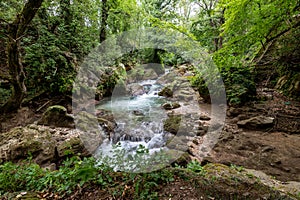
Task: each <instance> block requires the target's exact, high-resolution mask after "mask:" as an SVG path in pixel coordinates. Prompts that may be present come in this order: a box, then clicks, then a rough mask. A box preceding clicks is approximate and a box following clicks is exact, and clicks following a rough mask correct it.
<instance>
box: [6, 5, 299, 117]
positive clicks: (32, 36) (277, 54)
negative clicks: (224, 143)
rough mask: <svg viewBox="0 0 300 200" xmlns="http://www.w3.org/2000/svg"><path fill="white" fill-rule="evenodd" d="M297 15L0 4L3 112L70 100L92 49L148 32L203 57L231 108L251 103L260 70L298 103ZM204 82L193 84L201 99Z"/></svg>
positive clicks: (128, 59) (140, 57)
mask: <svg viewBox="0 0 300 200" xmlns="http://www.w3.org/2000/svg"><path fill="white" fill-rule="evenodd" d="M299 8H300V3H299V1H298V0H290V1H282V0H272V1H269V0H268V1H265V0H255V1H254V0H138V1H135V0H123V1H121V0H87V1H82V0H52V1H50V0H39V1H36V0H28V1H17V0H7V1H1V2H0V11H1V12H0V27H1V28H0V43H1V45H0V53H1V56H0V57H1V60H0V96H1V102H0V103H1V104H2V107H1V112H9V111H12V110H15V109H17V108H19V107H20V106H21V105H22V104H24V103H26V102H28V101H29V100H30V99H33V98H35V97H37V96H39V95H41V94H45V93H47V94H51V95H62V94H64V95H70V94H71V93H72V84H73V81H74V78H75V77H76V73H77V72H78V68H79V66H80V64H81V63H82V62H83V60H84V58H85V56H86V55H88V53H89V52H90V51H91V50H92V49H93V48H95V47H96V46H97V45H99V44H100V43H101V42H103V41H105V40H106V39H107V38H109V37H113V35H115V34H120V33H122V32H125V31H129V30H134V29H143V28H146V27H155V28H166V29H170V30H176V31H178V32H180V33H183V34H185V35H186V36H188V37H189V38H190V39H191V40H194V41H196V42H197V43H199V44H200V45H201V46H203V47H204V48H205V49H207V52H209V53H210V54H211V55H212V57H213V59H214V62H215V64H216V65H217V66H218V68H219V70H220V72H221V74H222V78H223V81H224V83H225V86H226V93H227V100H228V103H230V104H240V103H245V102H246V101H248V100H250V99H251V98H254V96H255V94H256V84H255V83H256V80H257V79H260V78H261V77H259V76H256V73H257V72H258V71H259V70H260V69H261V68H262V67H266V68H271V69H272V70H273V72H272V73H271V74H267V76H268V77H267V82H265V84H267V85H268V84H269V85H272V86H273V87H275V86H276V87H277V88H278V89H280V90H282V91H283V92H284V93H286V94H287V95H291V96H294V97H299V93H300V92H299V63H300V61H299V57H300V56H299V48H298V46H299V25H300V9H299ZM118 62H119V63H123V64H125V65H132V67H134V65H136V64H137V63H145V62H154V63H162V64H163V63H164V64H168V65H171V66H177V65H180V64H181V63H183V62H185V61H184V60H182V58H181V57H180V56H179V55H175V54H174V53H172V52H165V51H162V50H158V49H145V50H140V51H132V53H131V55H127V56H124V57H123V58H121V59H119V60H118V61H116V63H115V65H116V66H118V65H119V63H118ZM112 67H113V66H112ZM295 72H296V73H295ZM202 76H203V75H202V74H197V75H196V76H195V77H193V78H192V80H191V81H192V84H193V85H194V86H195V87H196V88H198V90H199V92H200V93H201V94H203V95H205V94H206V93H207V91H206V89H205V88H206V83H205V81H204V80H203V79H202V78H201V77H202ZM111 77H113V78H110V79H108V80H107V81H106V82H105V83H103V84H102V85H101V87H100V86H99V88H101V89H102V90H106V91H103V94H104V95H105V94H107V93H109V91H110V90H111V88H113V87H114V84H115V83H116V80H114V79H118V78H120V77H119V76H118V75H115V76H111ZM279 80H280V81H279ZM283 80H284V81H283ZM278 81H279V82H280V83H278Z"/></svg>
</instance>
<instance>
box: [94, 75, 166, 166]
mask: <svg viewBox="0 0 300 200" xmlns="http://www.w3.org/2000/svg"><path fill="white" fill-rule="evenodd" d="M155 82H156V80H146V81H140V82H138V84H139V85H141V86H144V89H146V91H148V92H147V93H144V94H142V95H137V96H135V97H132V96H116V97H111V98H110V99H104V100H103V101H102V102H101V103H100V104H99V106H98V107H97V109H105V110H109V111H112V113H113V115H114V119H115V121H116V123H117V128H116V129H115V135H118V134H120V135H121V137H120V138H119V139H118V141H114V142H113V141H112V139H109V138H107V139H105V140H104V141H103V143H102V144H101V145H100V146H99V148H98V151H97V154H98V155H100V154H102V156H103V155H105V156H107V157H109V158H110V159H113V158H114V157H115V156H116V155H115V154H116V151H118V150H123V151H125V152H126V153H125V155H135V154H136V150H137V149H138V148H140V147H141V146H143V147H144V148H146V149H148V151H149V154H150V155H151V154H153V153H155V152H159V151H161V150H163V149H165V147H164V145H165V142H166V139H165V134H166V133H165V132H164V131H163V120H164V119H165V118H166V117H167V115H166V112H165V110H164V109H163V108H161V104H162V103H163V102H165V99H164V97H160V96H158V94H157V93H158V92H159V91H160V89H161V88H162V86H161V85H158V84H155ZM145 87H147V88H145ZM136 111H137V112H138V113H139V114H140V115H137V114H134V112H136ZM128 133H129V135H130V136H133V137H134V136H136V137H137V138H139V139H134V138H128V137H129V136H126V135H127V134H128ZM122 134H123V135H122ZM116 142H117V143H118V146H117V147H116V145H115V143H116ZM116 170H118V169H116Z"/></svg>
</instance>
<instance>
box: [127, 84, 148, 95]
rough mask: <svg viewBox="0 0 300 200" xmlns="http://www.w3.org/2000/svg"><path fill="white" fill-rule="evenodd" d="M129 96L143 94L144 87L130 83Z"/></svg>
mask: <svg viewBox="0 0 300 200" xmlns="http://www.w3.org/2000/svg"><path fill="white" fill-rule="evenodd" d="M128 88H129V91H130V94H131V95H133V96H136V95H142V94H144V93H145V90H144V87H143V86H142V85H140V84H138V83H132V84H130V85H128Z"/></svg>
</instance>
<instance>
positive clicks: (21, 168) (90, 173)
mask: <svg viewBox="0 0 300 200" xmlns="http://www.w3.org/2000/svg"><path fill="white" fill-rule="evenodd" d="M186 169H187V170H189V171H193V172H196V173H198V172H201V173H202V172H203V170H202V167H201V165H200V164H199V163H197V162H191V163H190V164H188V165H187V168H186ZM174 176H175V175H174V174H173V173H172V170H171V169H170V168H168V167H167V168H165V169H161V170H157V171H153V172H150V173H125V172H114V171H113V170H112V168H110V167H108V166H107V165H104V164H101V165H99V164H96V160H95V159H94V158H93V157H89V158H80V157H79V156H73V157H71V158H67V159H66V160H65V161H64V162H63V164H62V165H61V166H60V167H59V169H57V170H53V171H50V170H48V169H44V168H41V167H40V166H39V165H37V164H35V163H33V162H32V161H31V159H27V160H25V161H23V162H21V163H19V164H16V163H12V162H6V163H4V164H2V165H0V196H2V195H5V194H7V193H13V192H22V191H27V192H29V191H34V192H52V193H56V194H59V195H60V196H62V197H63V196H68V195H70V194H71V193H73V192H74V191H75V190H76V189H80V188H82V187H84V185H85V184H91V185H96V186H98V187H100V188H103V189H109V188H114V190H113V192H111V193H112V195H113V196H115V197H121V196H124V195H126V196H131V197H134V199H145V198H147V199H157V197H158V190H159V186H160V185H162V184H165V183H169V182H172V181H174V178H175V177H174ZM125 187H130V188H131V189H130V190H126V188H125ZM124 191H126V192H125V193H124Z"/></svg>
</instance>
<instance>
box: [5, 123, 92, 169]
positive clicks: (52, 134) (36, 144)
mask: <svg viewBox="0 0 300 200" xmlns="http://www.w3.org/2000/svg"><path fill="white" fill-rule="evenodd" d="M80 134H81V132H80V131H78V130H74V129H67V128H55V129H54V128H51V127H48V126H39V125H34V124H32V125H29V126H26V127H17V128H13V129H12V130H10V131H9V132H6V133H2V134H1V135H0V163H1V162H5V161H13V162H18V161H19V160H23V159H26V158H28V157H29V156H31V157H32V160H33V161H35V162H36V163H37V164H40V165H42V166H49V165H51V164H53V163H57V162H58V161H59V160H60V159H63V157H64V156H66V154H70V153H71V154H77V153H80V154H82V155H84V156H89V155H91V154H90V153H89V152H88V151H87V149H86V148H85V146H84V145H83V143H82V142H81V140H80V137H79V136H80Z"/></svg>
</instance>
